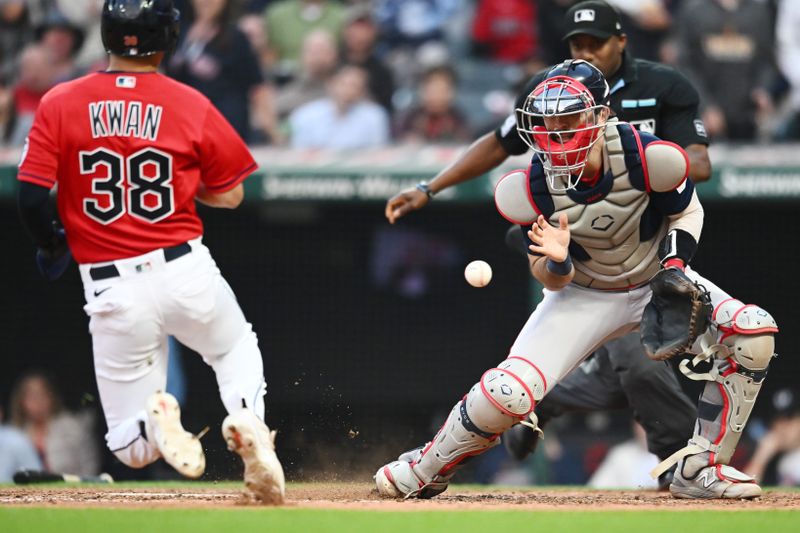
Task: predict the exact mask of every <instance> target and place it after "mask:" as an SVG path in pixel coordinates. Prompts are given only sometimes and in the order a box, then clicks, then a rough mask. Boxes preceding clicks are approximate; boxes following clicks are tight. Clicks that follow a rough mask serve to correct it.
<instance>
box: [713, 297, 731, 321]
mask: <svg viewBox="0 0 800 533" xmlns="http://www.w3.org/2000/svg"><path fill="white" fill-rule="evenodd" d="M731 300H736V298H727V299H725V300H722V301H721V302H720V303H719V304H718V305H717V306H716V307H715V308H714V312H713V313H711V320H713V321H714V322H716V321H717V311H719V308H720V307H722V304H724V303H725V302H730V301H731Z"/></svg>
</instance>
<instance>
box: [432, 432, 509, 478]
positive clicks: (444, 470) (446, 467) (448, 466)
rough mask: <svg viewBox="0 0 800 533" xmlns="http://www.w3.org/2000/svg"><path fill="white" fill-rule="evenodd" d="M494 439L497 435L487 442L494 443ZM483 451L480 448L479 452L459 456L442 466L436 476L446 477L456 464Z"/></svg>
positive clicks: (483, 449)
mask: <svg viewBox="0 0 800 533" xmlns="http://www.w3.org/2000/svg"><path fill="white" fill-rule="evenodd" d="M496 438H497V435H495V436H494V437H492V438H491V439H489V442H493V441H494V440H495V439H496ZM485 451H486V448H482V449H480V450H475V451H472V452H469V453H465V454H464V455H462V456H460V457H459V458H457V459H456V460H455V461H453V462H452V463H447V464H446V465H444V466H443V467H442V469H441V470H439V474H438V475H440V476H444V475H447V473H448V472H449V471H451V470H452V469H453V468H455V467H456V466H457V465H458V463H460V462H461V461H463V460H464V459H466V458H467V457H472V456H474V455H480V454H482V453H483V452H485Z"/></svg>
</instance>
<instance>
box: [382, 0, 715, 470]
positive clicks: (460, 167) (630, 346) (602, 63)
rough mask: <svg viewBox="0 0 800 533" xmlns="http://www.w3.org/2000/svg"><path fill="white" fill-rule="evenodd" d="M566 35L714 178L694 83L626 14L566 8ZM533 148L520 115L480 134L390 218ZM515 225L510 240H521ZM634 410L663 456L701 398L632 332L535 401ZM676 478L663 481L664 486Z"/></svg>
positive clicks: (573, 48) (639, 122)
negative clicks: (645, 50)
mask: <svg viewBox="0 0 800 533" xmlns="http://www.w3.org/2000/svg"><path fill="white" fill-rule="evenodd" d="M565 17H566V18H565V27H566V34H565V36H564V39H566V40H567V41H568V42H569V47H570V52H571V55H572V57H573V59H584V60H586V61H589V62H590V63H592V64H593V65H595V66H596V67H597V68H598V69H600V71H601V72H602V73H603V75H604V76H605V77H606V79H607V80H608V83H609V87H610V89H611V95H610V99H611V109H612V110H613V111H614V112H615V113H616V115H617V117H618V118H619V119H620V120H621V121H625V122H629V123H631V124H633V125H635V126H636V127H637V128H639V129H640V130H642V131H647V132H649V133H654V134H655V135H656V136H658V137H660V138H661V139H664V140H668V141H672V142H674V143H676V144H679V145H680V146H682V147H683V148H684V149H685V150H686V152H687V153H688V155H689V160H690V172H689V176H690V177H691V178H692V180H693V181H695V182H702V181H706V180H708V179H709V177H710V176H711V163H710V161H709V158H708V139H707V137H706V133H705V128H704V127H703V122H702V121H701V120H700V118H699V113H698V105H699V97H698V93H697V91H696V90H695V89H694V87H692V86H691V84H690V83H689V81H688V80H687V79H686V78H685V77H684V76H683V75H681V74H680V73H679V72H677V71H676V70H675V69H673V68H671V67H669V66H666V65H661V64H659V63H653V62H651V61H644V60H641V59H636V58H634V57H632V56H631V55H630V54H629V53H628V52H626V51H625V46H626V44H627V37H626V35H625V33H623V31H622V25H621V23H620V20H619V15H618V13H617V12H616V11H615V10H614V8H612V7H611V6H609V5H608V4H606V3H605V2H602V1H588V2H580V3H578V4H576V5H575V6H573V7H572V8H571V9H570V10H569V11H568V12H567V13H566V16H565ZM545 73H546V70H545V71H543V72H541V73H539V74H537V75H535V76H534V77H533V78H532V79H531V80H530V81H529V82H528V83H527V85H526V86H525V89H524V90H523V92H522V93H521V94H520V95H519V97H518V99H517V105H516V107H521V106H522V103H523V102H524V100H525V98H526V97H527V95H528V94H529V93H530V92H531V91H532V90H533V89H534V88H535V87H536V86H537V85H538V84H539V83H541V82H542V81H543V80H544V77H545ZM527 150H528V146H527V145H526V144H525V143H524V142H523V141H522V139H521V138H520V137H519V136H518V135H517V129H516V120H515V116H514V114H513V113H512V114H511V115H509V116H508V118H507V119H506V120H505V121H504V122H503V124H502V125H501V126H500V127H498V128H497V129H496V130H495V131H493V132H489V133H487V134H485V135H483V136H482V137H480V138H479V139H478V140H476V141H475V142H474V143H473V144H472V145H471V146H470V147H469V149H468V150H467V151H466V152H464V153H463V154H462V155H461V156H460V157H459V158H458V159H457V160H456V161H454V162H453V163H452V164H451V165H449V166H448V167H447V168H445V169H444V170H442V171H441V172H440V173H439V174H438V175H436V177H434V178H433V179H432V180H431V181H430V182H421V183H419V184H417V186H416V187H413V188H410V189H406V190H404V191H401V192H400V193H398V194H397V195H395V196H394V197H392V198H391V199H389V201H388V202H387V204H386V211H385V214H386V218H387V219H389V221H390V222H391V223H394V222H395V221H396V220H397V219H399V218H401V217H402V216H404V215H406V214H408V213H409V212H411V211H413V210H416V209H420V208H422V207H424V206H425V205H427V203H428V202H429V201H430V199H431V198H432V197H433V196H434V195H435V194H436V193H437V192H439V191H441V190H443V189H446V188H448V187H451V186H454V185H457V184H459V183H462V182H464V181H467V180H470V179H473V178H476V177H478V176H480V175H483V174H485V173H486V172H488V171H490V170H492V169H494V168H495V167H497V166H498V165H500V164H501V163H502V162H503V161H505V160H506V159H507V158H508V157H509V156H510V155H520V154H523V153H525V152H526V151H527ZM514 228H516V229H517V230H518V229H519V227H518V226H514V227H513V228H512V231H511V232H510V237H511V239H510V242H515V241H516V242H518V243H520V244H519V245H520V247H521V249H525V247H524V245H522V244H521V243H522V242H523V241H522V234H521V231H519V232H518V233H517V234H516V235H514V234H513V232H514V231H515V230H514ZM627 407H630V408H632V409H633V412H634V417H635V418H636V419H637V420H638V421H639V422H640V423H641V425H642V426H643V427H644V429H645V431H646V433H647V444H648V449H649V450H650V451H651V452H652V453H654V454H656V455H657V456H658V457H659V458H661V459H665V458H667V457H669V456H670V455H671V454H672V453H673V452H675V451H677V450H679V449H681V448H683V447H684V446H685V444H686V441H687V440H688V439H689V437H690V436H691V435H692V431H693V428H694V422H695V419H696V418H697V411H696V408H695V406H694V405H693V404H692V402H690V401H689V399H688V398H687V397H686V395H685V394H684V393H683V391H682V389H681V386H680V384H679V383H678V380H677V378H676V376H675V374H674V373H673V371H672V368H671V367H670V366H669V365H668V364H667V363H666V362H654V361H651V360H650V359H648V358H647V356H646V355H645V354H644V353H643V351H642V347H641V343H640V340H639V334H638V333H636V332H634V333H632V334H630V335H627V336H625V337H623V338H621V339H617V340H615V341H612V342H609V343H608V344H606V345H605V346H603V347H601V348H600V349H598V350H597V351H596V352H595V353H594V354H593V355H592V356H590V357H589V358H588V359H587V360H586V361H585V362H584V364H583V365H581V367H580V368H579V369H577V370H576V371H575V372H572V373H570V374H569V375H568V376H567V377H566V378H565V379H564V380H563V381H562V382H561V383H559V384H558V385H557V386H556V387H554V388H553V390H552V391H551V392H550V393H549V394H548V395H547V396H546V397H545V399H544V400H543V401H542V402H541V403H540V404H539V405H538V406H537V407H536V414H537V415H538V417H539V425H540V426H544V425H545V424H547V422H548V421H549V420H550V419H552V418H553V417H556V416H558V415H560V414H562V413H564V412H567V411H583V412H587V411H598V410H607V409H623V408H627ZM503 440H504V442H505V444H506V448H507V449H508V450H509V452H510V453H511V455H512V456H514V457H515V458H517V459H523V458H524V457H526V456H527V455H528V454H529V453H530V452H531V451H533V449H534V447H535V446H536V443H537V439H536V434H535V433H534V432H533V431H531V430H530V429H529V428H527V427H525V426H523V425H521V424H520V425H517V426H515V427H514V428H512V429H511V430H510V431H508V432H506V433H505V434H504V435H503ZM665 483H666V485H668V483H669V480H668V479H662V480H661V484H662V486H666V485H665Z"/></svg>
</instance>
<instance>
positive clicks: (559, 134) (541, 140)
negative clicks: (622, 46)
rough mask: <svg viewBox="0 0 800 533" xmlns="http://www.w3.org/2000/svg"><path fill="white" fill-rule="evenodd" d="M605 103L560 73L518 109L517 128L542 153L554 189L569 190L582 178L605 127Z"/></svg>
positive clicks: (538, 88) (532, 147) (529, 144)
mask: <svg viewBox="0 0 800 533" xmlns="http://www.w3.org/2000/svg"><path fill="white" fill-rule="evenodd" d="M605 107H606V106H604V105H597V104H596V103H595V101H594V98H593V97H592V94H591V93H590V92H589V90H588V89H586V87H584V85H583V84H582V83H580V82H579V81H577V80H575V79H572V78H570V77H567V76H556V77H553V78H549V79H547V80H545V81H543V82H542V83H540V84H539V85H538V86H537V87H536V88H535V89H534V90H533V91H532V92H531V93H530V94H529V95H528V97H527V98H526V99H525V103H524V104H523V106H522V108H517V109H516V111H515V113H516V117H517V132H518V133H519V136H520V137H521V138H522V140H523V141H525V144H527V145H528V146H529V147H530V148H531V149H532V150H533V151H534V152H535V153H536V155H537V156H538V157H539V160H540V161H541V162H542V166H543V167H544V173H545V176H546V177H547V180H548V182H549V185H550V187H551V189H552V190H554V191H567V190H570V189H574V188H575V187H576V186H577V185H578V183H579V182H580V180H581V177H582V176H583V171H584V170H585V168H586V159H587V157H588V155H589V152H590V151H591V149H592V147H593V146H594V144H595V143H596V142H597V140H598V139H599V138H600V134H601V133H602V130H603V128H605V120H604V119H601V110H602V109H605ZM601 122H602V123H601Z"/></svg>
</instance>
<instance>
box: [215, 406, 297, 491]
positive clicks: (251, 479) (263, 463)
mask: <svg viewBox="0 0 800 533" xmlns="http://www.w3.org/2000/svg"><path fill="white" fill-rule="evenodd" d="M275 434H276V432H275V431H270V429H269V428H268V427H267V425H266V424H265V423H264V422H262V421H261V420H259V418H258V417H257V416H256V415H255V413H253V412H252V411H251V410H250V409H246V408H245V409H241V410H240V411H238V412H236V413H233V414H230V415H228V416H227V417H226V418H225V420H224V421H223V422H222V436H223V437H224V438H225V442H227V443H228V449H229V450H230V451H232V452H236V453H238V454H239V455H240V456H241V458H242V461H244V484H245V486H246V487H247V490H248V493H249V495H250V496H252V497H254V498H255V499H256V500H257V501H260V502H262V503H265V504H268V505H280V504H282V503H283V500H284V496H285V494H286V482H285V480H284V476H283V467H281V463H280V461H278V456H277V455H275Z"/></svg>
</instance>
